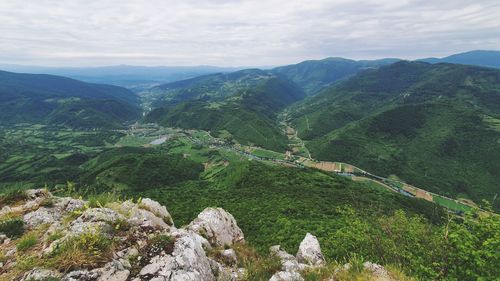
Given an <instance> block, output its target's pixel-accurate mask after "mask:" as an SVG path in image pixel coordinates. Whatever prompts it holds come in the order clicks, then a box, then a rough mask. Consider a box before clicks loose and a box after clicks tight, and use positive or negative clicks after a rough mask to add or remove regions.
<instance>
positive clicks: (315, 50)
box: [0, 0, 500, 66]
mask: <svg viewBox="0 0 500 281" xmlns="http://www.w3.org/2000/svg"><path fill="white" fill-rule="evenodd" d="M476 49H483V50H500V1H499V0H475V1H464V0H432V1H427V0H394V1H393V0H364V1H351V0H329V1H325V0H265V1H261V0H253V1H250V0H248V1H247V0H242V1H239V0H207V1H194V0H180V1H171V0H98V1H94V0H64V1H63V0H23V1H20V0H0V63H4V64H5V63H10V64H24V65H43V66H102V65H116V64H129V65H151V66H152V65H167V66H173V65H178V66H181V65H184V66H190V65H217V66H273V65H284V64H290V63H297V62H300V61H303V60H307V59H320V58H325V57H331V56H335V57H345V58H352V59H376V58H383V57H397V58H403V59H415V58H423V57H432V56H434V57H443V56H446V55H450V54H453V53H458V52H463V51H468V50H476Z"/></svg>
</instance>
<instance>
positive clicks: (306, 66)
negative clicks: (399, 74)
mask: <svg viewBox="0 0 500 281" xmlns="http://www.w3.org/2000/svg"><path fill="white" fill-rule="evenodd" d="M396 61H398V59H381V60H373V61H368V60H361V61H355V60H349V59H343V58H326V59H322V60H309V61H304V62H301V63H298V64H293V65H286V66H281V67H276V68H274V69H272V70H271V72H272V73H274V74H276V75H279V76H282V77H285V78H287V79H290V80H292V81H293V82H295V83H296V84H297V85H299V86H300V87H302V89H303V90H304V92H306V94H308V95H314V94H316V93H317V92H318V91H320V90H322V89H323V88H325V87H327V86H330V85H332V84H333V83H335V82H337V81H339V80H342V79H345V78H347V77H350V76H352V75H355V74H356V73H358V72H360V71H362V70H365V69H369V68H377V67H380V66H382V65H386V64H391V63H394V62H396Z"/></svg>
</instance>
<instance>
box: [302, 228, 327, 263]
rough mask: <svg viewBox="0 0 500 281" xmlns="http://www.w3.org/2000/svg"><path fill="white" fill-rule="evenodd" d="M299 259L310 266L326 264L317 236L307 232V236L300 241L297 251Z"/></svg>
mask: <svg viewBox="0 0 500 281" xmlns="http://www.w3.org/2000/svg"><path fill="white" fill-rule="evenodd" d="M297 261H298V262H299V263H304V264H307V265H310V266H323V265H325V258H324V257H323V254H322V253H321V247H320V245H319V241H318V239H317V238H316V236H314V235H312V234H310V233H307V234H306V237H305V238H304V240H302V242H300V246H299V250H298V252H297Z"/></svg>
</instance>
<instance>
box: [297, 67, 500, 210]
mask: <svg viewBox="0 0 500 281" xmlns="http://www.w3.org/2000/svg"><path fill="white" fill-rule="evenodd" d="M292 112H293V113H292V114H291V118H292V123H293V124H294V125H295V127H296V128H297V129H298V132H299V135H300V136H301V137H302V138H303V139H305V140H306V141H307V146H308V148H309V149H310V150H311V152H312V154H313V156H314V157H316V158H318V159H322V160H336V161H344V162H349V163H352V164H355V165H359V166H361V167H363V168H364V169H366V170H368V171H371V172H374V173H377V174H380V175H384V176H389V175H396V176H398V177H400V178H402V179H404V180H406V181H407V182H409V183H412V184H414V185H417V186H420V187H422V188H425V189H428V190H430V191H435V192H437V193H441V194H445V195H449V196H455V197H456V196H459V197H465V198H469V199H472V200H474V201H476V202H480V201H481V199H487V200H489V201H490V202H491V201H493V198H494V197H495V194H497V193H498V192H499V190H498V185H497V184H498V182H500V174H499V173H498V172H497V171H499V169H500V159H499V158H498V155H500V141H499V140H500V126H499V123H500V71H496V70H493V69H487V68H478V67H472V66H464V65H451V64H437V65H431V64H426V63H417V62H411V63H410V62H399V63H396V64H393V65H390V66H386V67H382V68H380V69H378V70H370V71H366V72H364V73H362V74H360V75H358V76H356V77H354V78H352V79H350V80H348V81H345V82H343V83H341V84H339V85H337V86H334V87H332V88H330V89H328V90H325V91H324V92H322V93H321V94H319V95H318V96H316V97H314V98H312V99H309V100H307V101H305V102H303V103H302V104H300V105H297V106H295V107H294V108H293V110H292ZM494 204H495V206H496V208H499V207H500V204H499V202H496V201H495V202H494Z"/></svg>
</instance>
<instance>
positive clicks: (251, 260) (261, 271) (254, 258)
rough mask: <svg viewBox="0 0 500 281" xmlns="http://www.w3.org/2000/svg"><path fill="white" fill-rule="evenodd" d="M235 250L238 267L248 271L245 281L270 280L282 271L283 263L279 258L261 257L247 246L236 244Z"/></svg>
mask: <svg viewBox="0 0 500 281" xmlns="http://www.w3.org/2000/svg"><path fill="white" fill-rule="evenodd" d="M233 249H234V250H235V252H236V256H237V257H238V267H244V268H245V269H246V271H245V275H244V276H243V280H244V281H259V280H269V279H270V278H271V277H272V276H273V274H274V273H276V272H278V271H280V270H281V261H280V259H279V257H277V256H274V255H270V256H261V255H259V254H257V252H256V251H255V249H253V248H252V247H250V246H248V245H246V244H235V245H233Z"/></svg>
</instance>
